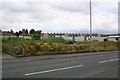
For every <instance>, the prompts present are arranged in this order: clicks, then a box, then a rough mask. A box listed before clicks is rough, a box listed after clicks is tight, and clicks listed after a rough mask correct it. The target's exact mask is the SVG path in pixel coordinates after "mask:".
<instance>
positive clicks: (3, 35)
mask: <svg viewBox="0 0 120 80" xmlns="http://www.w3.org/2000/svg"><path fill="white" fill-rule="evenodd" d="M14 36H15V35H14V34H13V33H11V32H9V31H0V38H7V37H14Z"/></svg>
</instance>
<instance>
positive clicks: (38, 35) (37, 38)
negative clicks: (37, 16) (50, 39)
mask: <svg viewBox="0 0 120 80" xmlns="http://www.w3.org/2000/svg"><path fill="white" fill-rule="evenodd" d="M41 32H42V31H41V30H37V31H35V33H34V34H33V37H32V39H34V40H41V35H42V34H41Z"/></svg>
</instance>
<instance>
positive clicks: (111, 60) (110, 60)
mask: <svg viewBox="0 0 120 80" xmlns="http://www.w3.org/2000/svg"><path fill="white" fill-rule="evenodd" d="M116 60H119V59H112V60H105V61H100V62H99V63H105V62H111V61H116Z"/></svg>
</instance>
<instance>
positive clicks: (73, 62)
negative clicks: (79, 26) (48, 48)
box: [2, 52, 120, 78]
mask: <svg viewBox="0 0 120 80" xmlns="http://www.w3.org/2000/svg"><path fill="white" fill-rule="evenodd" d="M118 60H119V58H118V53H116V52H113V53H111V54H102V55H91V56H78V57H69V58H58V59H45V60H33V61H22V60H21V61H19V62H13V63H12V62H10V63H9V62H4V61H3V69H2V70H3V71H2V73H3V75H2V76H3V78H118V67H119V66H120V65H118Z"/></svg>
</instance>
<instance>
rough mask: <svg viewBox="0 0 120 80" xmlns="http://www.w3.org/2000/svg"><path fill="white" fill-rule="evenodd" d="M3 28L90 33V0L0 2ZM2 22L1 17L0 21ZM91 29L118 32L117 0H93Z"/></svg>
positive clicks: (95, 31) (99, 31)
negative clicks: (104, 0) (77, 0)
mask: <svg viewBox="0 0 120 80" xmlns="http://www.w3.org/2000/svg"><path fill="white" fill-rule="evenodd" d="M0 5H1V9H0V12H2V16H1V17H2V23H1V24H0V26H1V27H2V30H10V29H13V30H14V31H19V30H22V29H23V28H25V29H28V30H30V29H32V28H33V29H35V30H42V31H43V32H74V33H89V2H2V3H1V4H0ZM0 22H1V21H0ZM92 23H93V26H92V27H93V33H105V34H107V33H118V2H92Z"/></svg>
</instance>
